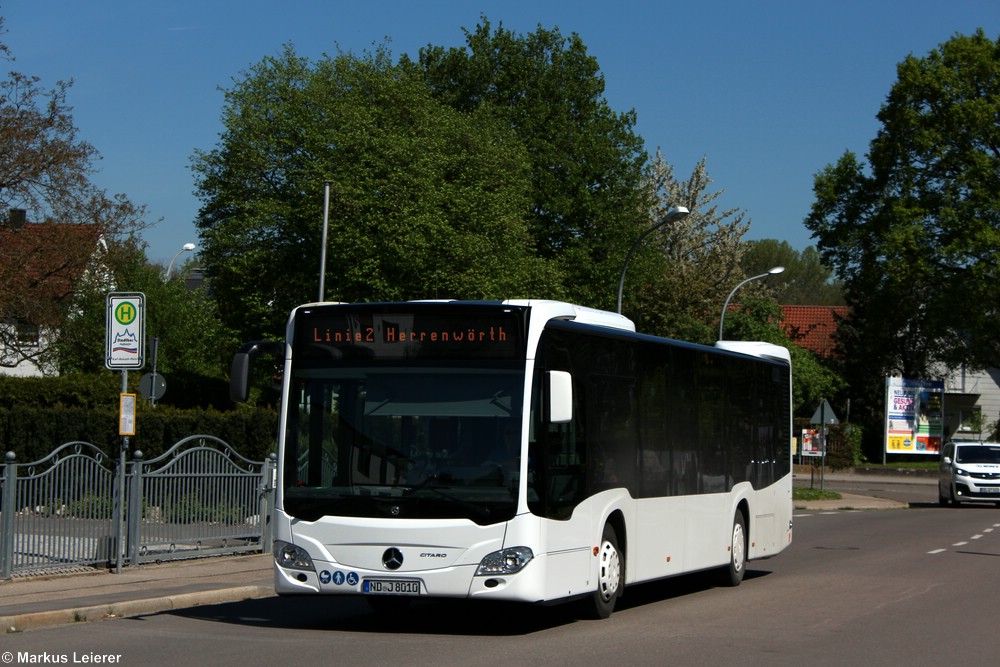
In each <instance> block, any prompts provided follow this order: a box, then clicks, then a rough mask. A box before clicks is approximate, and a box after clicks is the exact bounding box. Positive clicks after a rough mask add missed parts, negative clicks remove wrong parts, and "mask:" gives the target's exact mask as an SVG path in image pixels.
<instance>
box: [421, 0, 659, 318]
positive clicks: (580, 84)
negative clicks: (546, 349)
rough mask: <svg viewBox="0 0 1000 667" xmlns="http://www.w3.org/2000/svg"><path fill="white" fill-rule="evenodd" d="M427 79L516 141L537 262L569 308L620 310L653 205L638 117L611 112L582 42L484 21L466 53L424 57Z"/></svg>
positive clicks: (455, 104)
mask: <svg viewBox="0 0 1000 667" xmlns="http://www.w3.org/2000/svg"><path fill="white" fill-rule="evenodd" d="M402 63H403V65H404V66H406V65H409V64H410V63H408V61H407V60H406V59H405V58H404V59H403V61H402ZM419 71H420V76H421V77H422V80H423V81H424V82H425V83H426V85H427V86H428V87H429V88H430V90H431V91H432V93H433V95H434V96H435V97H436V98H437V99H440V100H442V101H443V102H444V103H446V104H448V105H449V106H451V107H452V108H454V109H457V110H459V111H460V112H462V113H471V112H474V111H478V110H483V109H490V110H492V113H494V114H496V116H498V117H499V118H500V119H501V121H502V122H503V123H504V124H505V125H507V126H508V127H509V128H511V129H512V131H513V132H514V133H515V134H516V135H517V138H518V139H519V140H520V142H521V143H522V144H523V145H524V146H525V148H526V151H527V157H528V160H529V164H530V170H529V172H528V178H529V183H530V184H529V187H528V190H527V191H528V193H529V204H528V209H526V210H527V211H528V212H529V215H530V232H531V235H532V237H533V242H534V245H535V249H536V252H537V254H538V256H539V257H541V258H544V259H549V260H553V261H555V262H556V264H557V265H558V267H559V269H560V272H561V273H562V275H563V276H564V279H563V283H562V284H563V288H564V290H565V294H566V297H567V298H568V299H569V300H572V301H575V302H577V303H581V304H585V305H588V306H593V307H598V308H606V309H612V308H613V307H614V304H615V297H616V295H615V289H614V287H615V285H616V284H617V278H618V274H619V271H620V269H621V264H622V261H623V260H624V258H625V254H626V253H627V251H628V248H629V245H630V243H631V242H632V240H633V239H634V238H636V237H637V236H638V235H639V234H640V233H641V232H643V231H645V229H646V227H647V225H648V224H649V221H650V211H651V209H652V206H653V200H652V199H651V197H650V195H649V192H648V191H647V190H645V189H644V188H643V183H642V178H643V166H644V164H645V162H646V159H647V156H646V153H645V151H644V149H643V146H642V140H641V138H640V137H638V136H636V134H635V133H634V131H633V128H634V126H635V123H636V115H635V112H634V111H628V112H625V113H616V112H615V111H613V110H612V109H611V108H610V106H609V105H608V103H607V101H606V100H605V99H604V97H603V95H604V77H603V75H602V74H601V73H600V68H599V65H598V63H597V60H596V59H595V58H594V57H593V56H591V55H590V54H588V53H587V48H586V46H585V45H584V43H583V40H582V39H581V38H580V37H579V35H576V34H573V35H570V36H569V37H565V36H563V35H562V34H561V33H560V32H559V30H558V29H545V28H543V27H541V26H539V27H538V29H537V30H536V31H535V32H533V33H530V34H527V35H517V34H515V33H513V32H512V31H510V30H507V29H505V28H504V27H503V26H502V25H499V26H497V27H496V28H495V29H494V28H493V26H492V25H491V24H490V22H489V21H488V20H487V19H486V18H485V17H484V18H483V19H481V21H480V22H479V24H478V25H476V27H475V28H474V29H472V30H467V31H466V46H465V48H451V49H445V48H443V47H434V46H428V47H425V48H424V49H422V50H421V51H420V58H419ZM556 296H558V295H556Z"/></svg>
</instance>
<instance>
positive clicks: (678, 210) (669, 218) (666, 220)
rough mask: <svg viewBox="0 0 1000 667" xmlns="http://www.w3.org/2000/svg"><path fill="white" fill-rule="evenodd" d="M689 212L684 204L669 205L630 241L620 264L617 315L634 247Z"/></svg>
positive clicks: (619, 312)
mask: <svg viewBox="0 0 1000 667" xmlns="http://www.w3.org/2000/svg"><path fill="white" fill-rule="evenodd" d="M689 213H691V211H689V210H687V208H686V207H684V206H671V207H670V210H668V211H667V214H666V215H665V216H663V219H662V220H660V221H659V222H658V223H656V224H655V225H653V226H652V227H650V228H649V229H647V230H646V231H644V232H643V233H642V234H640V235H639V238H637V239H636V240H635V242H634V243H632V247H631V248H629V249H628V254H627V255H625V263H624V264H623V265H622V275H621V277H620V278H619V279H618V314H619V315H621V314H622V290H623V289H624V288H625V272H626V271H627V270H628V263H629V262H630V261H631V260H632V253H634V252H635V249H636V248H638V247H639V244H640V243H642V240H643V239H644V238H646V237H647V236H649V235H650V234H652V233H653V232H655V231H656V230H657V229H659V228H660V227H662V226H664V225H669V224H670V223H671V222H677V221H678V220H680V219H682V218H686V217H687V216H688V214H689Z"/></svg>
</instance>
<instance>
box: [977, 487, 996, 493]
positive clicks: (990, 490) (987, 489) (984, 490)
mask: <svg viewBox="0 0 1000 667" xmlns="http://www.w3.org/2000/svg"><path fill="white" fill-rule="evenodd" d="M979 493H1000V486H981V487H979Z"/></svg>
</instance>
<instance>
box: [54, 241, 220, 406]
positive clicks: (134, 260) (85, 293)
mask: <svg viewBox="0 0 1000 667" xmlns="http://www.w3.org/2000/svg"><path fill="white" fill-rule="evenodd" d="M106 263H107V269H108V270H107V271H99V272H93V273H91V274H89V275H87V276H85V277H84V279H83V281H81V283H80V285H79V286H78V287H77V291H76V294H75V297H74V303H73V307H72V309H71V312H72V314H71V315H70V317H69V318H68V320H67V321H66V323H65V324H64V325H63V327H62V329H61V331H60V335H59V338H58V340H57V342H56V345H55V346H54V347H53V349H52V352H53V353H54V355H55V359H56V362H57V363H58V367H59V370H60V372H61V373H64V374H65V373H81V372H82V373H98V372H102V371H103V372H106V371H104V359H105V339H106V329H107V322H106V318H107V313H106V308H107V306H106V303H107V293H108V292H111V291H128V292H142V293H143V294H144V295H145V297H146V298H145V320H146V369H145V371H150V372H151V371H152V369H153V339H154V338H155V339H157V340H158V343H159V344H158V346H157V348H158V349H157V359H156V370H157V372H158V373H160V374H161V375H165V376H167V377H169V376H170V374H171V373H173V372H174V371H176V372H178V373H184V374H196V375H200V376H204V377H207V378H222V377H228V371H229V363H230V361H231V359H232V355H233V353H234V352H235V351H236V349H237V343H236V339H235V337H234V336H233V335H232V333H231V332H230V331H229V330H228V329H226V328H225V327H224V326H223V325H222V322H221V318H220V317H219V314H218V307H217V305H216V303H215V301H214V300H212V299H211V298H210V297H209V295H208V294H207V293H206V292H205V291H204V290H197V291H193V292H192V291H189V290H187V289H186V288H185V287H184V282H183V281H182V280H169V281H164V279H163V272H162V270H161V269H160V267H158V266H154V265H150V264H147V263H146V257H145V253H144V251H143V250H142V249H141V247H139V246H138V245H137V244H134V243H128V242H126V243H114V244H111V246H110V248H109V251H108V254H107V258H106ZM168 392H169V393H168V395H167V396H166V397H165V400H166V401H167V402H170V401H171V396H176V397H178V398H181V395H180V394H178V393H177V392H173V391H170V387H169V386H168Z"/></svg>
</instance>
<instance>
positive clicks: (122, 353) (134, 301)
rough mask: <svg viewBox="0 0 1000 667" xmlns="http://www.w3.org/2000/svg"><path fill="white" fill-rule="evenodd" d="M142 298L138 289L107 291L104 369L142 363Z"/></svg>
mask: <svg viewBox="0 0 1000 667" xmlns="http://www.w3.org/2000/svg"><path fill="white" fill-rule="evenodd" d="M145 300H146V297H145V295H144V294H142V293H141V292H109V293H108V310H107V325H108V326H107V329H108V335H107V344H106V345H105V357H104V366H105V367H106V368H109V369H111V370H132V369H139V368H142V367H143V366H144V365H145V363H146V361H145V354H144V352H145V349H146V325H145Z"/></svg>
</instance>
